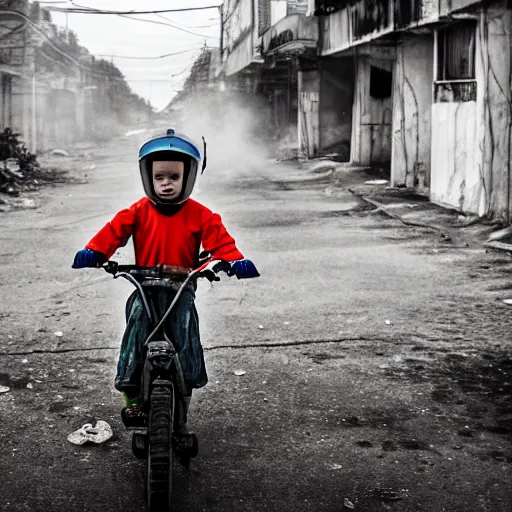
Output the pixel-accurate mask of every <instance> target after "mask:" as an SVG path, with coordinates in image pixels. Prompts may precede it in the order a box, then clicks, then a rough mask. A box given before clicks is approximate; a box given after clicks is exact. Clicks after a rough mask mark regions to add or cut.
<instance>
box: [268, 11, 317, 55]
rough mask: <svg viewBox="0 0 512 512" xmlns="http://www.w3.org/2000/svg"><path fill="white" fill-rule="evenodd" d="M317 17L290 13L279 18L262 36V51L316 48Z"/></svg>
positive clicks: (272, 51)
mask: <svg viewBox="0 0 512 512" xmlns="http://www.w3.org/2000/svg"><path fill="white" fill-rule="evenodd" d="M317 42H318V19H317V18H315V17H313V16H304V15H302V14H292V15H291V16H286V18H283V19H282V20H279V21H278V22H277V23H276V24H275V25H274V26H273V27H271V28H270V29H269V30H267V31H266V32H265V33H264V34H263V36H262V53H263V55H269V54H272V53H288V52H290V53H291V52H299V53H300V52H303V51H305V50H307V49H308V48H316V46H317Z"/></svg>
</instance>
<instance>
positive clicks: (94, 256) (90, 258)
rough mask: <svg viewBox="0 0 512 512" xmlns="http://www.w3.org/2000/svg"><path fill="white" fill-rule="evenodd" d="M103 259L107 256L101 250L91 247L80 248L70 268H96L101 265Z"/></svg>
mask: <svg viewBox="0 0 512 512" xmlns="http://www.w3.org/2000/svg"><path fill="white" fill-rule="evenodd" d="M105 261H107V258H106V257H105V255H104V254H102V253H101V252H98V251H93V250H92V249H82V250H81V251H78V252H77V253H76V254H75V260H74V261H73V265H71V268H86V267H93V268H97V267H100V266H101V265H103V263H105Z"/></svg>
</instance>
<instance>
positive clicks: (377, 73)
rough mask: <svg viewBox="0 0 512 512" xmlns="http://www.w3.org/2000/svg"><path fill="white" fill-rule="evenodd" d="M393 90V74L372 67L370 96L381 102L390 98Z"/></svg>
mask: <svg viewBox="0 0 512 512" xmlns="http://www.w3.org/2000/svg"><path fill="white" fill-rule="evenodd" d="M392 88H393V73H391V72H389V71H386V70H385V69H380V68H377V67H375V66H371V67H370V96H371V97H372V98H377V99H379V100H382V99H385V98H390V97H391V92H392Z"/></svg>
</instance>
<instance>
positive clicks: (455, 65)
mask: <svg viewBox="0 0 512 512" xmlns="http://www.w3.org/2000/svg"><path fill="white" fill-rule="evenodd" d="M475 33H476V25H475V23H457V24H455V25H452V26H451V27H447V28H445V29H443V30H440V31H439V32H438V36H437V63H438V67H437V79H438V80H464V79H474V78H475Z"/></svg>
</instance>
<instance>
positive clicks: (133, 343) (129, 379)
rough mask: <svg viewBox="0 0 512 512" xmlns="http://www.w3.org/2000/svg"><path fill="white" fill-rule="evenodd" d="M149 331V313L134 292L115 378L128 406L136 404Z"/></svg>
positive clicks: (131, 297)
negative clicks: (142, 354)
mask: <svg viewBox="0 0 512 512" xmlns="http://www.w3.org/2000/svg"><path fill="white" fill-rule="evenodd" d="M147 331H148V319H147V315H146V312H145V310H144V306H143V305H142V302H141V300H140V297H139V296H138V295H137V292H134V293H133V294H132V295H131V296H130V297H129V298H128V301H127V303H126V328H125V332H124V335H123V340H122V343H121V350H120V353H119V361H118V364H117V375H116V379H115V387H116V389H117V390H118V391H121V392H122V393H123V394H124V398H125V401H126V405H127V406H132V405H136V400H137V395H138V392H139V386H140V378H141V371H142V361H141V345H142V344H143V343H144V341H145V336H146V335H147ZM134 402H135V403H134Z"/></svg>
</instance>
